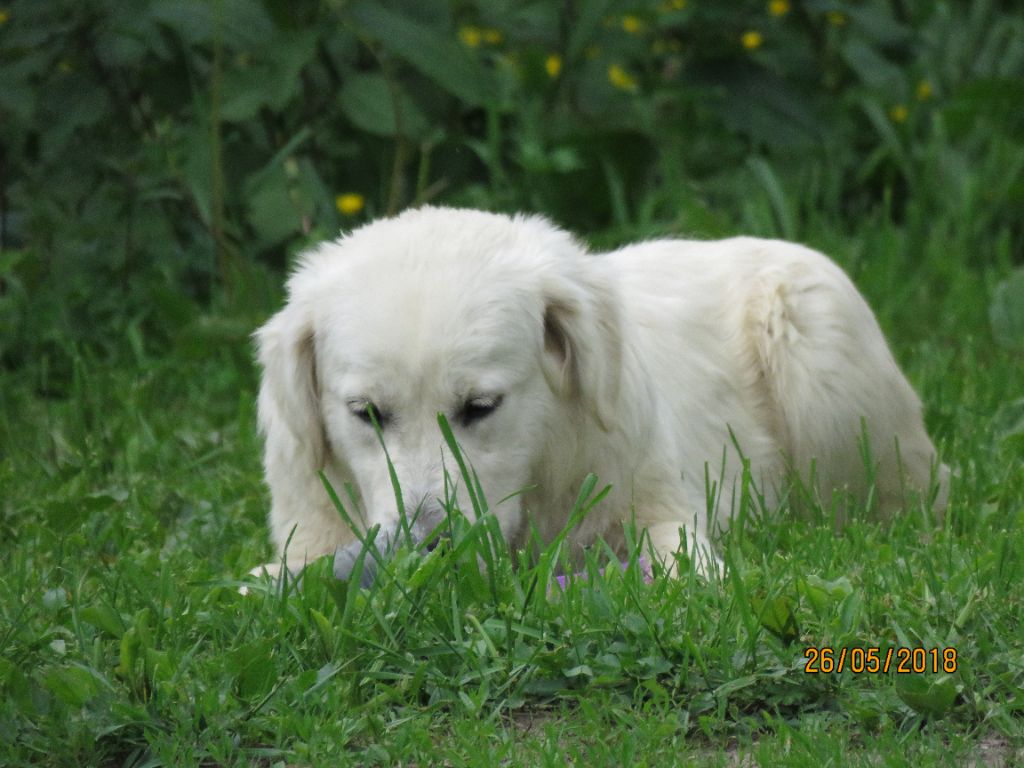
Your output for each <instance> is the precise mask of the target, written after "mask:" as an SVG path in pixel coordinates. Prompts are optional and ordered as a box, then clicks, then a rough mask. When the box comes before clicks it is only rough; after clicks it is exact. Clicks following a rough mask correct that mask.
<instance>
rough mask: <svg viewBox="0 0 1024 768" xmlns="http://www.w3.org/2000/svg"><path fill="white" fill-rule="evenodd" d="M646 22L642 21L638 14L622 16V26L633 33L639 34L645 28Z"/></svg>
mask: <svg viewBox="0 0 1024 768" xmlns="http://www.w3.org/2000/svg"><path fill="white" fill-rule="evenodd" d="M643 26H644V23H643V22H642V21H640V17H638V16H623V17H622V28H623V29H624V30H626V32H628V33H629V34H631V35H635V34H637V33H638V32H639V31H640V30H641V29H643Z"/></svg>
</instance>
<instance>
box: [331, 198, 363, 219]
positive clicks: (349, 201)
mask: <svg viewBox="0 0 1024 768" xmlns="http://www.w3.org/2000/svg"><path fill="white" fill-rule="evenodd" d="M334 205H335V206H337V208H338V211H339V212H340V213H342V214H343V215H345V216H355V215H356V214H357V213H359V212H360V211H361V210H363V208H364V207H365V206H366V199H365V198H364V197H363V196H362V195H360V194H358V193H357V192H346V193H345V194H343V195H338V196H337V197H336V198H334Z"/></svg>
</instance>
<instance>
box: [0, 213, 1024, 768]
mask: <svg viewBox="0 0 1024 768" xmlns="http://www.w3.org/2000/svg"><path fill="white" fill-rule="evenodd" d="M759 201H760V202H759ZM759 205H763V206H764V207H762V208H759V207H758V206H759ZM740 218H741V220H740V221H739V223H737V224H736V225H735V228H737V229H740V228H742V229H745V230H747V231H754V232H760V233H764V234H774V230H773V227H774V226H775V224H773V222H775V221H776V219H777V217H774V216H773V215H772V209H771V205H770V203H769V202H768V198H767V197H766V198H765V199H764V200H761V199H760V198H756V199H752V201H751V203H750V204H749V205H748V207H747V210H746V213H745V214H744V215H743V216H742V217H740ZM919 223H920V227H918V228H917V229H915V227H914V223H913V221H911V222H910V223H909V224H907V223H904V224H901V225H900V226H897V225H895V224H892V223H891V220H890V218H889V217H888V216H887V215H885V214H878V215H877V217H876V218H875V219H872V220H868V221H865V222H864V223H863V226H862V227H860V228H858V230H857V231H855V232H846V231H843V230H842V229H841V228H840V227H837V226H836V225H834V224H832V223H830V222H828V221H815V220H811V221H809V222H808V223H806V224H805V225H803V226H802V229H801V231H800V232H799V233H797V235H798V237H800V238H801V239H803V240H805V241H807V242H810V243H811V244H812V245H816V246H818V247H822V248H824V249H826V250H827V251H829V252H830V253H832V254H834V255H835V256H836V257H837V258H838V259H839V260H840V261H841V263H843V265H844V266H845V267H846V268H847V269H848V270H849V271H850V272H851V274H852V275H853V276H854V278H855V280H856V282H857V283H858V285H860V286H861V288H862V289H863V290H864V291H865V293H866V294H867V295H868V298H869V300H870V301H871V303H872V305H873V306H874V307H875V308H876V309H877V311H878V314H879V317H880V319H881V321H882V323H883V326H884V327H885V330H886V331H887V333H888V335H889V336H890V338H891V340H892V342H893V345H894V347H895V349H896V352H897V356H898V358H899V359H900V361H901V363H902V364H903V365H904V367H905V370H906V371H907V373H908V375H909V376H910V378H911V380H912V381H913V382H914V384H915V386H916V387H917V389H918V391H919V392H920V393H921V394H922V397H923V399H924V400H925V403H926V409H927V421H928V425H929V429H930V431H931V433H932V435H933V436H934V438H935V440H936V443H937V444H938V445H939V446H940V450H941V452H942V454H943V457H944V458H945V460H946V461H947V462H948V463H949V464H950V465H951V466H953V467H954V468H955V470H956V472H957V473H958V474H957V479H956V481H955V486H954V490H953V496H952V502H951V505H950V508H949V511H948V514H947V516H946V518H945V520H944V522H943V523H942V524H941V525H940V526H938V527H936V526H935V525H934V524H933V523H932V521H931V520H930V518H929V516H928V515H927V514H925V513H924V512H923V511H922V510H919V509H914V510H910V511H909V512H908V513H907V514H906V515H904V516H902V517H900V518H898V519H897V520H896V521H895V522H894V523H893V524H892V525H891V526H887V527H886V526H881V525H879V524H877V523H875V522H872V521H870V520H860V521H855V522H854V523H853V524H852V525H851V526H850V527H849V528H848V529H847V530H845V531H844V532H843V533H842V534H841V535H838V536H837V535H835V534H834V532H833V527H832V524H831V519H830V515H829V511H828V510H818V511H817V514H812V515H811V518H810V519H807V518H800V519H796V520H794V519H793V517H792V516H787V515H786V514H785V510H779V511H776V512H774V513H772V514H770V515H768V516H767V517H766V518H765V519H763V520H752V519H747V520H745V522H743V523H742V524H740V525H738V526H737V527H736V528H735V529H734V530H733V531H731V532H730V534H728V536H727V537H726V538H725V540H724V541H723V547H724V552H725V555H726V559H727V561H728V562H729V563H730V565H731V570H730V572H729V574H728V576H727V577H726V578H725V579H724V580H723V581H721V582H712V583H706V582H704V581H702V580H699V579H695V578H687V577H684V578H681V579H679V580H668V579H656V580H655V581H654V582H653V583H651V584H645V583H644V582H643V580H642V579H641V578H640V577H639V574H638V573H636V572H635V571H634V570H630V571H627V572H626V573H625V574H621V575H620V574H619V573H618V572H617V571H612V572H610V573H609V575H608V576H607V577H605V576H603V575H602V574H601V573H600V572H599V568H600V566H601V565H602V563H603V561H602V557H601V553H600V552H597V553H595V554H594V555H593V557H592V558H591V560H590V562H589V563H588V567H589V570H590V571H591V574H590V579H589V581H587V582H577V583H574V584H573V585H572V586H570V587H569V588H568V589H567V590H566V591H565V592H564V593H562V592H560V591H559V590H557V589H554V590H553V589H552V587H551V573H552V571H551V566H552V565H553V564H552V563H551V562H549V561H547V560H545V559H543V558H542V560H541V563H540V565H536V566H534V565H530V564H528V563H525V562H524V563H517V562H516V561H517V557H516V556H515V555H514V554H513V555H510V554H509V553H507V552H504V551H503V550H502V549H501V547H500V546H495V543H494V542H493V540H492V536H491V534H490V532H489V528H488V526H487V524H486V521H484V522H478V523H476V524H470V523H469V522H466V521H465V520H459V519H458V518H457V519H456V523H457V525H456V534H455V537H454V539H453V543H452V545H451V546H450V547H447V548H441V549H439V550H436V551H435V552H434V553H431V554H429V555H419V554H416V553H411V552H402V553H400V555H399V556H398V558H397V559H396V560H395V562H394V563H393V564H392V566H391V567H390V568H389V569H388V570H387V571H386V572H385V573H384V574H383V575H382V576H381V577H380V579H379V580H378V582H377V583H376V584H375V586H374V587H373V588H372V589H371V590H369V591H360V590H358V589H356V588H354V587H351V586H348V585H345V584H343V583H340V582H336V581H334V580H333V579H332V577H331V573H330V564H329V563H326V562H323V563H318V564H316V565H314V566H313V567H312V568H311V569H310V570H309V571H307V573H306V575H305V576H304V578H303V581H302V586H301V588H300V589H295V588H291V587H286V588H284V589H283V590H275V589H273V588H269V587H266V588H264V587H261V586H257V587H255V588H254V589H253V594H250V595H248V596H242V595H240V594H239V593H238V591H237V586H238V584H239V579H240V577H241V575H242V574H244V573H245V572H246V571H247V570H248V569H249V568H251V567H252V566H254V565H256V564H258V563H261V562H264V561H266V560H268V559H270V557H271V555H272V553H271V551H270V548H269V544H268V543H267V540H266V535H265V533H264V527H263V517H264V514H265V510H266V507H267V498H266V492H265V489H264V487H263V485H262V481H261V472H260V462H259V451H260V446H259V439H258V435H257V434H256V431H255V414H254V392H255V386H256V373H255V370H254V368H253V365H252V363H251V361H250V357H251V351H250V349H249V347H248V344H247V341H246V339H245V337H244V336H238V335H233V334H230V333H225V334H219V335H218V334H211V335H210V337H209V338H207V339H205V340H201V343H200V342H197V341H196V339H195V338H192V337H191V334H192V331H189V332H187V333H183V334H182V338H181V339H180V340H179V343H177V344H176V345H175V346H173V348H172V349H171V350H170V351H169V352H168V353H166V354H163V353H162V354H160V355H159V356H154V355H153V354H152V353H149V352H147V347H146V344H145V343H135V344H132V343H125V344H124V349H123V351H122V353H121V354H118V355H115V356H114V357H113V358H112V360H111V358H109V357H104V358H103V359H93V358H92V357H90V355H89V354H88V353H86V352H83V351H81V350H78V349H73V348H68V349H65V350H64V351H63V353H62V356H61V357H59V359H58V358H54V359H46V360H36V361H34V362H33V363H32V364H31V365H27V366H24V367H22V368H20V369H18V370H13V371H5V372H3V373H0V402H2V406H3V407H2V411H0V450H2V451H3V454H2V458H3V461H2V463H0V510H2V516H0V534H2V542H3V543H2V544H0V564H2V567H0V692H2V695H0V763H3V764H4V765H103V766H113V765H159V764H165V765H196V764H209V765H253V764H255V765H268V766H269V765H275V764H280V765H285V764H288V765H292V764H298V765H335V764H337V765H344V764H348V763H359V764H366V765H372V764H393V763H395V762H402V763H405V764H410V765H411V764H442V763H447V764H451V765H495V764H499V763H502V762H504V763H505V764H513V765H519V764H522V765H559V766H561V765H565V764H566V763H567V762H572V763H575V764H587V763H589V764H593V765H604V764H616V765H618V764H621V765H669V764H683V765H685V764H698V765H723V766H731V765H736V764H742V765H748V764H758V765H768V766H774V765H794V766H800V765H808V766H821V765H861V764H864V765H908V766H909V765H913V766H922V765H923V766H928V765H951V764H968V763H969V762H970V761H971V760H980V761H981V762H982V763H984V762H985V760H986V755H988V756H990V758H991V756H993V755H994V758H991V759H989V760H988V762H989V764H1003V763H1004V762H1006V761H1011V762H1012V760H1013V759H1014V755H1016V759H1020V755H1021V750H1022V749H1024V727H1022V724H1024V718H1022V710H1024V630H1022V617H1024V610H1022V609H1024V586H1022V585H1024V529H1022V522H1024V518H1022V508H1024V470H1022V461H1021V459H1022V446H1024V423H1022V422H1021V417H1020V414H1021V410H1022V407H1024V406H1022V397H1024V391H1022V389H1024V387H1022V382H1024V359H1022V357H1021V356H1020V354H1019V353H1013V352H1011V351H1009V350H1008V349H1006V348H1003V347H1000V346H999V345H998V344H996V343H995V342H994V341H993V338H992V334H991V331H990V329H989V326H988V307H989V303H990V299H991V295H992V291H993V287H994V285H995V284H996V282H997V281H998V280H999V279H1000V278H1001V277H1002V276H1004V275H1005V273H1006V272H1007V270H1008V268H1009V254H1008V253H1006V252H1005V247H1006V246H1005V243H1006V242H1008V241H1007V240H1006V239H1005V238H1002V239H1001V238H1000V236H999V234H998V233H995V234H993V235H992V236H991V237H990V238H988V239H984V240H981V241H978V242H972V243H968V242H966V241H965V240H964V239H961V240H960V241H957V240H956V236H955V233H956V232H957V231H958V226H959V224H960V222H958V220H957V219H956V218H955V217H954V216H950V217H948V218H945V219H938V220H935V221H930V222H923V221H922V222H919ZM645 227H646V225H644V224H641V225H638V227H637V229H638V230H639V233H640V234H643V230H644V229H645ZM647 229H648V231H652V230H653V228H652V227H651V228H647ZM636 234H638V232H637V231H629V232H624V231H618V232H612V233H605V234H604V235H603V236H604V237H605V238H607V239H609V240H615V239H621V238H622V237H625V236H627V235H630V236H633V235H636ZM1001 243H1002V245H1001ZM968 247H973V248H975V249H976V252H982V253H983V255H984V258H983V259H980V260H979V261H980V262H981V263H986V264H990V265H992V266H990V267H986V268H984V269H982V268H978V267H969V266H967V265H965V263H964V262H965V260H964V259H955V258H950V250H951V249H954V250H955V249H964V248H968ZM1001 248H1002V249H1003V250H1002V251H1001V250H1000V249H1001ZM268 309H269V308H268ZM244 322H245V323H249V325H248V326H247V327H253V326H254V325H255V324H256V322H257V318H255V317H253V318H247V319H246V320H245V321H244ZM214 325H216V323H214ZM243 325H244V323H243ZM128 337H129V342H130V339H131V334H130V333H129V334H128ZM53 354H55V355H56V354H57V353H53ZM57 372H61V373H60V375H58V373H57ZM596 490H597V489H595V491H596ZM491 550H493V551H494V553H495V555H494V557H493V561H492V564H491V565H490V566H489V567H488V568H487V569H485V570H484V571H481V570H480V569H479V567H478V565H477V563H478V554H480V553H485V554H487V553H489V552H490V551H491ZM556 554H557V553H554V552H551V555H552V557H554V556H556ZM487 556H488V557H489V554H487ZM892 645H895V646H910V647H914V646H923V647H927V648H932V647H938V648H945V647H950V646H952V647H955V648H957V650H958V669H957V672H956V673H955V674H953V675H951V676H941V675H925V676H914V675H910V676H896V675H893V674H889V675H880V674H879V675H870V674H859V675H858V674H853V673H850V672H844V673H842V674H832V675H808V674H805V673H804V672H803V667H804V661H805V659H804V649H805V648H807V647H809V646H816V647H823V646H831V647H835V648H840V647H851V646H883V647H884V646H892ZM1006 764H1010V763H1009V762H1006Z"/></svg>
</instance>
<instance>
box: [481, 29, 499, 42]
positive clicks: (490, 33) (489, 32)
mask: <svg viewBox="0 0 1024 768" xmlns="http://www.w3.org/2000/svg"><path fill="white" fill-rule="evenodd" d="M481 34H482V35H483V38H484V42H485V43H487V44H488V45H497V44H498V43H500V42H501V41H502V39H503V37H502V34H501V30H500V29H490V28H488V29H484V30H481Z"/></svg>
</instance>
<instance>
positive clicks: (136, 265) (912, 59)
mask: <svg viewBox="0 0 1024 768" xmlns="http://www.w3.org/2000/svg"><path fill="white" fill-rule="evenodd" d="M1011 6H1012V3H1009V4H1007V5H1006V6H1005V7H1001V6H1000V5H999V4H998V3H996V2H992V1H991V0H985V1H984V2H975V3H965V4H958V3H952V2H939V3H935V2H931V1H930V0H927V1H926V0H908V1H905V2H889V0H870V1H865V2H847V3H843V2H829V1H827V0H807V1H806V2H790V0H775V1H774V2H767V3H765V2H759V1H757V2H755V1H754V0H747V1H745V2H739V3H729V4H727V5H723V4H721V3H703V2H696V1H694V2H690V1H689V0H631V1H625V0H579V1H578V2H568V3H557V2H513V1H512V0H498V1H497V2H486V3H485V2H479V3H477V2H449V1H447V0H415V1H413V0H388V1H387V2H379V1H371V0H353V1H352V2H346V1H343V0H332V1H324V2H308V1H307V2H298V3H293V2H285V0H262V1H259V2H257V1H255V0H140V2H133V3H125V2H120V1H119V0H88V2H79V1H78V0H74V1H72V0H23V1H22V2H13V3H10V4H8V5H6V6H4V7H3V10H2V16H0V18H2V23H0V82H2V83H3V88H0V110H2V113H3V120H2V121H0V199H2V201H3V205H2V210H0V216H2V220H0V238H2V240H0V251H2V253H3V257H2V261H0V275H2V276H3V279H4V292H3V296H2V299H0V302H2V304H0V306H2V310H0V311H2V312H3V315H2V317H3V319H4V324H3V326H2V331H0V357H2V359H3V361H4V364H5V365H7V366H11V365H15V366H18V365H21V364H24V363H25V362H26V361H27V360H30V359H39V358H40V357H45V358H47V359H51V360H52V361H53V364H54V365H55V366H57V367H58V368H61V367H63V368H64V369H65V373H66V368H67V365H66V355H65V354H63V353H61V352H60V351H59V348H60V347H61V345H62V344H64V343H65V342H66V341H67V340H68V339H74V340H80V341H88V342H89V343H90V344H93V345H96V344H100V345H106V346H109V345H110V344H111V343H112V340H113V343H115V344H116V343H119V341H120V337H122V336H123V333H111V330H112V329H123V328H124V327H125V325H126V324H127V325H128V327H129V328H134V329H136V331H137V332H138V333H139V335H140V337H142V338H144V339H145V343H146V344H157V345H159V344H162V343H164V342H166V341H168V340H169V339H170V338H171V337H174V336H175V335H177V334H180V333H181V332H182V329H188V330H187V331H186V332H185V333H186V334H188V335H192V334H194V331H195V329H194V328H192V327H190V322H194V321H195V319H196V315H197V313H198V312H199V311H200V308H204V307H209V306H210V302H211V301H217V300H224V301H228V302H230V303H233V304H234V305H235V307H236V309H238V308H239V307H245V306H246V305H252V303H253V302H255V303H256V304H257V305H265V304H266V298H265V296H264V298H263V299H262V300H261V299H260V296H261V295H262V294H260V290H261V288H260V286H261V285H262V282H261V281H260V280H259V279H258V278H254V275H253V272H254V270H258V269H259V268H260V267H263V266H265V265H272V266H275V267H279V266H280V265H281V264H282V263H283V261H284V259H283V256H284V255H285V254H286V253H288V252H291V251H294V250H295V249H297V248H299V247H301V246H303V245H305V244H307V243H309V242H311V241H315V240H319V239H323V238H328V237H332V236H334V235H335V234H336V233H337V232H338V230H339V228H340V227H348V226H352V225H354V224H356V223H358V222H359V221H362V220H364V219H366V218H370V217H372V216H375V215H380V214H384V213H389V212H394V211H396V210H398V209H399V208H401V207H403V206H406V205H411V204H418V203H422V202H427V201H435V202H445V203H453V204H462V205H474V206H481V207H488V208H498V209H509V210H511V209H528V210H534V211H542V212H547V213H549V214H551V215H552V216H554V217H555V218H556V220H558V221H560V222H562V223H563V224H565V225H567V226H570V227H575V228H577V229H579V230H583V231H585V232H589V231H592V230H601V231H604V232H607V231H608V230H609V229H612V234H611V238H612V239H616V238H617V239H621V238H623V237H626V236H629V235H631V234H639V233H643V234H646V235H649V234H651V232H652V230H664V231H681V232H686V233H690V234H694V235H697V236H713V235H718V234H722V233H724V232H727V231H731V230H733V229H735V228H736V225H737V224H739V225H741V226H743V225H745V227H746V228H747V229H752V230H756V231H758V232H760V233H762V234H778V235H780V236H783V237H788V238H795V239H799V238H801V237H802V236H804V235H805V233H806V223H807V221H808V219H813V218H815V217H821V216H826V215H827V216H829V217H831V218H832V219H833V220H836V221H839V222H846V223H856V222H859V221H862V220H863V219H864V218H865V217H868V216H870V215H871V213H872V212H873V211H875V210H877V209H879V208H885V209H887V210H888V211H890V212H891V214H892V216H893V217H894V219H895V220H896V221H898V222H902V223H905V224H906V226H907V227H908V231H909V232H910V233H911V238H910V239H911V241H912V242H914V241H917V242H921V241H923V240H925V239H927V238H929V237H937V238H944V239H948V241H949V244H950V251H951V258H956V259H967V260H970V261H971V262H974V263H979V264H985V263H990V262H991V261H993V259H995V258H997V256H996V255H995V254H991V253H982V252H979V250H978V249H977V248H974V247H972V243H975V242H977V238H978V236H979V235H981V234H985V235H986V236H988V235H995V236H996V240H997V241H999V242H1002V243H1004V246H1003V247H1002V248H1001V249H1000V252H1001V253H1002V254H1004V255H1005V254H1006V253H1019V252H1020V243H1021V240H1022V237H1024V232H1022V222H1021V218H1022V217H1021V216H1020V215H1019V214H1020V210H1021V208H1022V206H1024V112H1022V111H1021V110H1020V109H1019V105H1020V103H1022V101H1024V19H1022V18H1021V17H1019V16H1015V15H1011V14H1010V13H1008V11H1009V9H1010V7H1011ZM765 201H767V203H768V204H767V205H764V204H763V203H764V202H765ZM946 209H957V210H959V211H961V212H962V214H963V215H962V216H961V217H960V218H959V219H958V224H959V222H961V221H962V222H966V223H967V226H966V228H963V227H958V229H957V231H952V232H941V231H935V230H934V229H933V228H932V225H933V223H934V221H935V218H936V217H935V211H936V210H946ZM630 230H632V231H630ZM221 289H223V291H222V290H221ZM254 291H255V292H256V293H255V294H254V293H253V292H254ZM30 296H31V297H32V299H31V301H30V300H29V297H30ZM215 297H216V298H215ZM261 309H262V306H261ZM222 325H223V324H222ZM239 330H240V329H239V328H232V327H230V326H228V327H217V328H205V329H204V332H205V333H213V334H217V333H220V334H227V335H228V336H230V335H231V334H233V333H237V332H238V331H239ZM61 361H64V362H63V363H62V362H61Z"/></svg>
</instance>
